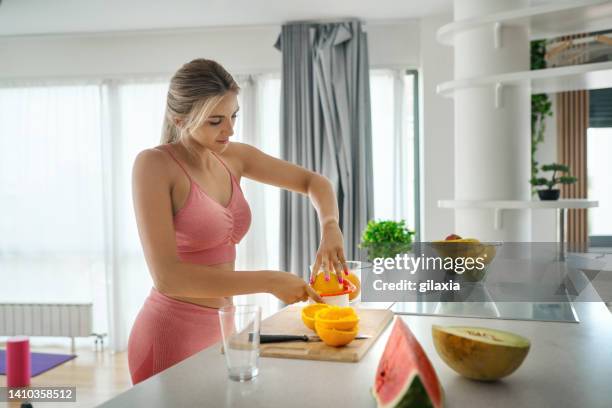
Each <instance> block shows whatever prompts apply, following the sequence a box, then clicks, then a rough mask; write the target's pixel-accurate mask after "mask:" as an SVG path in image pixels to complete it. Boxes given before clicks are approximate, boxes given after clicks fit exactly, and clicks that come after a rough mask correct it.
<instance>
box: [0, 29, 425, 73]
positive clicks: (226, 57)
mask: <svg viewBox="0 0 612 408" xmlns="http://www.w3.org/2000/svg"><path fill="white" fill-rule="evenodd" d="M366 27H367V28H366V29H367V32H368V37H369V48H370V62H371V65H372V66H373V67H382V66H406V67H416V66H418V62H419V40H418V38H419V36H418V35H419V31H418V21H417V20H408V21H403V22H389V23H371V24H366ZM279 32H280V26H275V25H270V26H252V27H220V28H202V29H189V30H172V31H148V32H119V33H94V34H78V35H48V36H21V37H0V79H7V78H38V77H100V76H105V77H113V76H125V75H131V74H136V75H142V74H151V75H158V74H162V75H170V74H171V73H173V72H174V71H176V69H177V68H178V67H180V66H181V65H182V64H183V63H185V62H187V61H190V60H191V59H194V58H198V57H204V58H212V59H215V60H217V61H218V62H220V63H221V64H223V65H224V66H225V67H226V68H227V69H228V70H229V71H230V72H232V73H234V74H242V73H259V72H270V71H274V72H280V69H281V53H280V52H279V51H278V50H276V49H275V48H274V47H273V45H274V43H275V42H276V38H277V36H278V34H279Z"/></svg>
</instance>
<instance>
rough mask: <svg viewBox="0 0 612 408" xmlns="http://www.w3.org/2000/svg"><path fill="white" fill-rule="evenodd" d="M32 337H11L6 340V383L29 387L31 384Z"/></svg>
mask: <svg viewBox="0 0 612 408" xmlns="http://www.w3.org/2000/svg"><path fill="white" fill-rule="evenodd" d="M30 368H31V367H30V339H29V338H28V337H25V336H16V337H11V338H10V339H8V340H7V341H6V385H7V387H27V386H29V385H30Z"/></svg>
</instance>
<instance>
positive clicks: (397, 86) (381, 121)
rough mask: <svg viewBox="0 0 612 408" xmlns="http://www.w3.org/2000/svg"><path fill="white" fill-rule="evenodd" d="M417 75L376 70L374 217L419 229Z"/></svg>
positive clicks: (372, 82)
mask: <svg viewBox="0 0 612 408" xmlns="http://www.w3.org/2000/svg"><path fill="white" fill-rule="evenodd" d="M416 75H417V74H416V72H414V71H408V72H406V71H392V70H372V71H371V73H370V99H371V105H372V162H373V176H374V216H375V218H377V219H390V220H402V219H404V220H406V225H407V226H408V227H409V228H410V229H418V224H417V222H418V211H417V209H418V205H417V201H418V200H417V193H418V184H417V183H418V173H417V172H416V171H415V169H416V168H418V166H417V165H418V161H417V160H416V158H417V155H415V153H416V152H418V148H415V146H418V145H415V143H416V142H417V141H418V138H417V135H416V132H415V129H416V126H415V125H416V122H415V114H414V112H415V103H416V102H415V101H416V97H415V95H416V87H415V84H416Z"/></svg>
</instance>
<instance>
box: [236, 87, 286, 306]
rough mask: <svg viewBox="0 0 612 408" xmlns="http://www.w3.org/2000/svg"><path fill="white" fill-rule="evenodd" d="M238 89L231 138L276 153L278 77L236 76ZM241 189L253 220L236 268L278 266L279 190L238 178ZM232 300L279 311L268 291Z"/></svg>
mask: <svg viewBox="0 0 612 408" xmlns="http://www.w3.org/2000/svg"><path fill="white" fill-rule="evenodd" d="M237 81H238V82H239V85H240V88H241V91H240V96H239V103H240V106H241V108H240V113H239V116H238V118H237V121H236V125H235V128H234V133H235V136H234V140H235V141H237V142H243V143H247V144H250V145H253V146H255V147H257V148H258V149H260V150H262V151H264V152H265V153H267V154H269V155H272V156H275V157H278V156H279V153H280V152H279V137H280V136H279V135H280V133H279V131H280V126H279V124H280V89H281V88H280V77H278V76H275V75H258V76H244V77H238V78H237ZM241 185H242V190H243V191H244V194H245V197H246V199H247V201H248V202H249V205H250V206H251V212H252V215H253V216H252V222H251V228H250V230H249V232H248V234H247V235H246V236H245V237H244V239H243V240H242V242H241V243H240V244H239V245H238V249H237V259H236V269H237V270H259V269H277V268H278V265H279V262H278V257H279V253H278V249H279V242H278V240H279V224H278V223H279V216H278V214H279V211H280V192H279V189H278V188H276V187H272V186H268V185H265V184H262V183H258V182H254V181H252V180H249V179H247V178H243V179H242V181H241ZM234 301H235V303H237V304H238V303H255V304H259V305H261V306H262V311H263V314H264V316H267V315H270V314H272V313H274V312H275V311H277V310H278V307H279V303H278V301H277V299H276V298H275V297H274V296H272V295H269V294H255V295H245V296H237V297H236V298H235V299H234Z"/></svg>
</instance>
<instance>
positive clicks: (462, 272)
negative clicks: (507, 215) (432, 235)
mask: <svg viewBox="0 0 612 408" xmlns="http://www.w3.org/2000/svg"><path fill="white" fill-rule="evenodd" d="M501 244H502V243H501V242H481V241H479V240H478V239H476V238H462V237H460V236H459V235H456V234H451V235H449V236H447V237H446V238H445V239H444V240H438V241H433V242H430V243H429V245H430V246H431V247H432V248H433V250H434V252H435V253H436V254H437V255H438V256H439V257H441V258H444V260H447V259H452V266H453V267H452V269H450V270H447V272H448V273H453V274H455V275H454V276H453V278H455V279H459V280H463V281H466V282H481V281H483V280H484V279H485V277H486V276H487V272H488V270H489V266H490V265H491V263H492V262H493V259H495V255H496V254H497V249H498V248H499V247H500V246H501ZM443 264H446V262H443Z"/></svg>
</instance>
